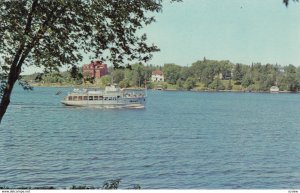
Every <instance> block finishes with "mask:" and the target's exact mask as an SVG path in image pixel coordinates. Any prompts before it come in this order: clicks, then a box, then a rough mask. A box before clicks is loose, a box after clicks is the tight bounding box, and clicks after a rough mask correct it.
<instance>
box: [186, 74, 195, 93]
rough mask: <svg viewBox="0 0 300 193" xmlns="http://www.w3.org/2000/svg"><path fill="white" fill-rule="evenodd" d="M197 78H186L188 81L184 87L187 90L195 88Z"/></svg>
mask: <svg viewBox="0 0 300 193" xmlns="http://www.w3.org/2000/svg"><path fill="white" fill-rule="evenodd" d="M196 82H197V81H196V79H195V78H193V77H189V78H188V79H186V81H185V82H184V88H185V89H187V90H191V89H192V88H194V87H195V86H196Z"/></svg>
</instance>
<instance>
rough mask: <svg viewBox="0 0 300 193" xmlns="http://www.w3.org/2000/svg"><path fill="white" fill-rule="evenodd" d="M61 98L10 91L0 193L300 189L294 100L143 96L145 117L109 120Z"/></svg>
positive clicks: (122, 113) (45, 91) (1, 143)
mask: <svg viewBox="0 0 300 193" xmlns="http://www.w3.org/2000/svg"><path fill="white" fill-rule="evenodd" d="M58 90H61V91H62V92H63V93H62V95H58V96H57V95H55V93H56V92H57V91H58ZM69 90H70V88H39V87H37V88H35V89H34V91H29V92H28V91H23V90H22V89H20V88H18V87H17V88H16V89H15V90H14V93H13V96H12V100H11V105H10V107H9V109H8V111H7V114H6V115H5V117H4V119H3V121H2V123H1V125H0V156H1V157H0V186H4V185H5V186H9V187H20V186H33V187H39V186H54V187H58V188H66V187H70V186H72V185H91V186H96V187H101V186H102V184H103V183H104V181H106V180H110V179H117V178H120V179H121V183H120V188H129V187H132V186H133V184H139V185H140V186H141V187H142V188H143V189H165V188H167V189H232V188H242V189H249V188H250V189H261V188H263V189H265V188H266V189H281V188H297V189H299V188H300V140H299V139H300V131H299V130H300V119H299V117H300V95H299V94H258V93H200V92H163V91H148V99H147V106H146V109H136V110H129V109H127V110H125V109H121V110H120V109H118V110H116V109H88V108H72V107H65V106H63V105H61V104H60V100H61V99H62V97H63V95H65V94H66V93H67V92H68V91H69Z"/></svg>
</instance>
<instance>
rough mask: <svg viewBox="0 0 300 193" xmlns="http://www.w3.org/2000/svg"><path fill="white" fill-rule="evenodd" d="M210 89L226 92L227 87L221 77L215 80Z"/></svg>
mask: <svg viewBox="0 0 300 193" xmlns="http://www.w3.org/2000/svg"><path fill="white" fill-rule="evenodd" d="M208 87H209V88H210V89H214V90H225V86H224V84H223V83H222V81H221V80H220V78H219V77H217V78H215V80H214V81H213V82H212V83H211V84H210V85H209V86H208Z"/></svg>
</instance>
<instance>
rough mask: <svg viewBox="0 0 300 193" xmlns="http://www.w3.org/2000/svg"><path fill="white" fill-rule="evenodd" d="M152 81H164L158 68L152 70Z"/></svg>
mask: <svg viewBox="0 0 300 193" xmlns="http://www.w3.org/2000/svg"><path fill="white" fill-rule="evenodd" d="M151 81H152V82H164V74H163V72H162V71H160V70H155V71H153V72H152V76H151Z"/></svg>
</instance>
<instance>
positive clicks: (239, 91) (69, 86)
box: [31, 84, 299, 94]
mask: <svg viewBox="0 0 300 193" xmlns="http://www.w3.org/2000/svg"><path fill="white" fill-rule="evenodd" d="M31 86H32V87H53V88H55V87H56V88H78V87H80V88H102V87H99V86H95V85H71V84H70V85H65V84H31ZM125 89H144V87H128V88H125ZM148 90H155V91H168V92H172V91H189V92H206V93H208V92H211V93H216V92H224V93H226V92H228V93H229V92H231V93H271V92H270V91H249V90H198V89H191V90H184V89H148ZM280 93H291V94H297V93H299V91H298V92H292V91H279V92H277V93H272V94H280Z"/></svg>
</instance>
